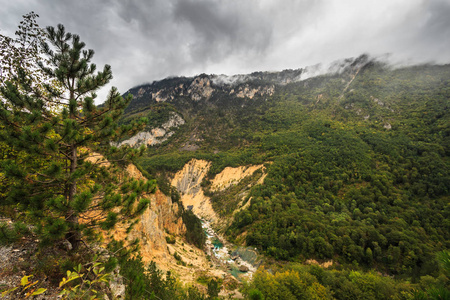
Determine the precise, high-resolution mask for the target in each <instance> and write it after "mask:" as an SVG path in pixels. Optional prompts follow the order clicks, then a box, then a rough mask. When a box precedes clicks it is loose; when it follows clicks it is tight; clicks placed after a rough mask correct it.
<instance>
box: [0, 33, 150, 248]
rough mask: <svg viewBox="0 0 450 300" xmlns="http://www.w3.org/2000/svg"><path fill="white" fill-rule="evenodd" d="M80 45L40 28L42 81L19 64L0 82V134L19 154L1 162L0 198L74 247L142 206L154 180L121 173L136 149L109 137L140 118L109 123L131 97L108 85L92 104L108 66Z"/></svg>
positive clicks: (44, 232)
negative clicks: (3, 191)
mask: <svg viewBox="0 0 450 300" xmlns="http://www.w3.org/2000/svg"><path fill="white" fill-rule="evenodd" d="M84 48H85V44H84V43H83V42H81V41H80V37H79V36H78V35H74V34H71V33H68V32H67V33H66V32H65V29H64V26H63V25H58V27H57V28H56V29H55V28H54V27H47V30H46V42H44V43H42V50H43V52H44V53H45V54H46V56H47V58H48V61H40V62H39V63H38V66H39V69H40V70H42V72H43V73H44V74H45V75H46V76H47V77H48V78H49V79H50V80H47V81H38V80H36V77H33V76H30V72H29V69H24V68H22V67H20V66H19V67H18V68H17V73H15V74H13V76H12V77H11V78H9V79H8V80H5V82H4V84H3V85H2V86H1V87H0V92H1V96H2V99H1V101H0V122H1V123H0V124H1V125H2V126H3V130H2V131H1V132H0V141H4V142H6V143H7V144H8V145H10V146H11V147H13V148H14V149H16V150H17V151H21V152H25V153H26V154H27V155H25V156H21V157H8V158H7V159H3V160H2V161H1V167H2V170H3V172H4V176H5V178H7V179H8V180H10V182H11V183H13V184H12V186H11V187H10V190H9V192H8V194H7V195H6V197H5V199H3V200H4V201H5V202H6V203H9V204H12V205H16V206H18V207H19V209H21V210H22V211H25V212H26V213H27V215H28V216H29V217H30V218H32V220H33V221H34V222H35V223H36V224H37V232H38V233H39V234H40V236H41V238H42V241H44V242H50V241H54V240H60V239H64V238H65V239H67V240H69V242H70V243H71V244H72V246H73V247H74V248H75V249H76V248H77V247H78V245H79V242H80V241H81V239H82V237H91V236H93V235H92V233H93V232H95V229H96V228H97V229H98V228H102V229H105V230H106V229H110V228H112V227H113V226H114V225H115V224H116V223H117V222H118V221H121V220H125V219H126V218H131V217H134V216H136V215H138V214H140V213H142V212H143V211H144V209H145V208H146V207H147V206H148V203H149V201H148V200H146V199H145V198H142V196H143V195H144V194H145V193H149V192H152V191H153V190H154V187H155V185H154V182H153V181H151V182H146V181H142V180H141V181H138V180H132V179H128V178H127V177H126V176H124V172H123V168H124V167H125V166H126V164H127V163H128V162H129V161H130V160H132V159H133V158H134V157H136V156H137V155H139V153H142V151H143V148H141V149H139V150H136V149H130V148H123V147H122V148H120V149H117V148H114V147H112V146H111V142H112V141H117V140H118V139H120V138H122V137H123V136H124V135H126V134H133V133H135V132H136V131H137V130H140V129H142V127H143V126H144V124H145V120H144V119H141V120H139V121H138V122H136V123H133V124H129V125H126V126H119V125H118V124H117V123H118V120H119V118H120V116H121V115H122V113H123V110H124V109H125V107H126V106H127V105H128V103H129V102H130V101H131V98H130V97H128V98H125V99H124V98H123V97H121V95H120V94H119V92H118V91H117V89H115V88H112V89H111V91H110V93H109V95H108V98H107V100H106V102H105V103H104V104H103V105H101V106H99V107H97V106H96V105H95V104H94V99H95V98H96V95H95V91H97V90H98V89H99V88H101V87H103V86H104V85H106V84H107V83H108V82H109V81H110V80H111V78H112V72H111V67H110V66H109V65H106V66H105V67H104V68H103V70H102V71H99V72H96V66H95V64H93V63H91V60H92V57H93V55H94V51H93V50H90V49H89V50H85V49H84ZM38 58H39V57H36V59H38ZM28 68H37V66H36V65H33V66H28ZM52 80H53V81H52ZM55 81H56V84H55ZM42 87H43V88H42ZM55 108H56V109H55ZM98 153H101V154H102V156H100V155H98ZM103 156H104V157H106V158H107V159H108V161H104V160H103V159H101V158H100V157H103ZM3 200H2V201H3Z"/></svg>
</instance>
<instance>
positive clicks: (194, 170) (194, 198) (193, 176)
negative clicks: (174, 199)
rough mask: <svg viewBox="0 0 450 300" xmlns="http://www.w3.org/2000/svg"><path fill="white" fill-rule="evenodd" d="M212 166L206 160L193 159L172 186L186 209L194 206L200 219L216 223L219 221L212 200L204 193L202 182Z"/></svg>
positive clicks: (180, 172)
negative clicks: (179, 195)
mask: <svg viewBox="0 0 450 300" xmlns="http://www.w3.org/2000/svg"><path fill="white" fill-rule="evenodd" d="M210 166H211V164H210V163H209V162H207V161H204V160H199V159H192V160H191V161H190V162H188V163H187V164H186V165H185V166H184V168H183V169H182V170H181V171H179V172H177V173H176V174H175V176H174V178H173V179H172V185H173V186H174V187H176V188H177V190H178V192H179V193H180V194H181V200H182V201H183V204H184V206H185V207H188V206H192V211H193V212H194V213H195V214H196V215H197V216H199V217H200V218H203V219H206V220H209V221H211V222H215V221H216V220H217V216H216V213H215V212H214V210H213V208H212V205H211V202H210V199H209V198H208V197H206V196H205V194H204V193H203V190H202V187H201V182H202V180H203V178H204V177H205V176H206V174H207V173H208V170H209V168H210Z"/></svg>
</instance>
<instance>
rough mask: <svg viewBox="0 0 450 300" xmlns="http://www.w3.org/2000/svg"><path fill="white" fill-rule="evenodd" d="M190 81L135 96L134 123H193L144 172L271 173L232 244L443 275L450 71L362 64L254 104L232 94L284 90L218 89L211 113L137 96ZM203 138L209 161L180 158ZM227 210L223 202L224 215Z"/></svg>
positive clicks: (203, 104) (196, 104)
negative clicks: (192, 163) (246, 168)
mask: <svg viewBox="0 0 450 300" xmlns="http://www.w3.org/2000/svg"><path fill="white" fill-rule="evenodd" d="M201 76H203V78H209V77H208V75H201ZM186 81H187V79H186V78H181V79H179V80H178V79H177V78H172V79H167V80H166V81H162V82H155V83H153V84H152V85H150V86H147V87H145V86H144V87H139V88H136V89H135V90H133V89H132V90H130V92H131V93H134V94H135V99H134V100H133V102H132V103H131V105H130V107H129V108H128V116H129V117H130V116H136V115H146V114H148V116H149V117H150V118H151V117H152V116H153V115H154V111H155V110H163V111H176V112H177V113H180V114H182V115H183V116H184V118H185V119H187V120H188V122H187V123H186V124H185V125H183V126H182V127H180V128H179V129H178V131H177V133H176V134H175V135H174V136H173V137H172V138H171V139H170V141H169V142H165V143H163V144H162V145H159V146H154V147H151V148H148V150H147V153H148V155H147V157H146V158H143V159H142V160H141V164H142V166H143V167H144V168H146V169H147V170H148V171H149V172H150V173H153V174H160V173H161V172H166V171H168V172H173V171H176V170H179V169H181V167H182V166H183V165H184V164H185V163H186V162H187V161H189V160H190V159H191V158H193V157H195V158H203V159H206V160H210V161H212V163H213V166H212V168H211V169H210V176H213V175H214V174H216V173H218V172H220V171H221V170H222V169H223V168H224V167H225V166H238V165H246V164H256V163H269V164H267V172H268V176H267V177H266V179H265V181H264V184H263V185H260V186H255V187H254V188H252V190H251V192H250V194H249V196H248V199H249V200H248V201H250V203H251V204H250V206H249V208H248V209H247V210H243V211H241V212H239V213H237V214H236V215H235V216H234V222H233V223H232V224H231V226H230V227H229V228H228V229H227V230H226V232H227V235H228V237H229V238H231V239H233V238H236V237H238V236H239V237H241V238H242V234H244V236H245V239H244V240H242V239H241V242H245V243H246V244H247V245H254V246H257V247H258V248H259V249H261V250H263V251H264V253H266V254H268V255H270V256H273V257H275V258H277V259H283V260H294V261H297V260H298V261H302V260H304V259H306V258H316V259H334V260H338V261H340V262H342V263H344V264H351V265H354V266H365V267H367V268H372V267H374V268H376V269H378V270H380V271H383V272H387V273H389V274H395V275H402V274H403V275H405V276H413V277H415V278H418V277H419V276H422V275H425V274H434V273H435V272H436V270H437V268H436V261H435V259H434V257H435V253H436V252H438V251H441V250H444V249H448V247H449V244H448V241H449V232H450V231H449V229H450V227H449V225H450V223H449V212H450V211H449V206H448V203H449V189H450V185H449V182H450V173H449V172H450V171H449V170H450V168H449V167H450V166H449V159H448V154H449V135H450V128H449V124H450V114H449V105H450V100H449V99H450V66H448V65H444V66H437V65H421V66H413V67H402V68H393V67H391V66H389V65H387V64H385V63H382V62H379V61H376V60H373V59H370V58H369V57H368V56H361V57H359V58H357V59H354V60H348V61H347V67H346V68H343V69H342V70H341V72H340V73H332V74H325V75H321V76H317V77H313V78H310V79H306V80H302V81H293V82H290V83H284V84H274V86H275V92H274V93H273V94H272V95H267V94H266V95H262V96H259V95H256V96H254V97H253V98H252V99H250V98H246V97H243V98H239V97H237V96H236V94H234V95H232V94H231V93H230V90H231V89H234V90H238V89H239V84H240V85H242V86H246V87H248V88H255V89H257V88H258V87H261V86H265V85H269V84H273V82H271V81H269V80H267V81H264V79H261V78H256V79H255V77H253V79H252V80H249V81H248V82H244V83H237V84H235V85H234V86H227V85H219V84H217V85H214V81H212V83H211V87H212V88H213V89H214V92H213V94H212V96H211V97H210V98H208V99H202V100H199V101H192V100H191V99H189V97H188V95H186V93H184V95H183V94H176V93H175V96H174V97H172V98H167V99H168V100H166V101H165V102H157V101H155V100H154V99H152V98H151V96H146V94H145V93H143V94H142V93H141V94H140V95H137V94H136V92H137V90H138V89H144V90H145V88H148V89H158V90H163V91H165V93H167V94H168V95H170V93H171V92H173V91H172V90H171V89H170V87H171V86H172V87H174V86H177V85H179V84H183V83H184V84H186V83H185V82H186ZM159 85H161V86H159ZM152 91H153V90H152ZM145 107H147V109H148V110H146V109H145ZM193 133H194V134H195V135H196V137H197V141H198V142H197V145H198V150H196V151H180V150H179V149H180V148H182V145H183V144H185V143H186V142H187V141H189V138H190V136H192V135H193ZM206 185H207V183H206V182H205V186H206ZM225 198H227V197H225V196H223V197H214V196H213V198H212V199H213V206H214V207H216V208H217V210H218V213H221V211H220V209H221V207H222V208H223V207H224V206H223V204H224V201H227V200H226V199H225ZM228 198H229V197H228ZM214 201H218V202H217V203H216V204H217V205H214ZM230 211H232V209H231V210H228V213H229V212H230ZM222 214H224V215H226V214H227V212H226V211H223V212H222Z"/></svg>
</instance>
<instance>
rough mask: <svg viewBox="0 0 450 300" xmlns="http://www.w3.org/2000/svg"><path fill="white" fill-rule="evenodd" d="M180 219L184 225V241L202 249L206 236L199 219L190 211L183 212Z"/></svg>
mask: <svg viewBox="0 0 450 300" xmlns="http://www.w3.org/2000/svg"><path fill="white" fill-rule="evenodd" d="M181 217H182V218H183V223H184V225H186V240H187V241H188V242H189V243H192V244H194V245H195V246H197V247H198V248H200V249H203V246H204V245H205V242H206V234H205V232H204V230H203V228H202V223H201V221H200V219H199V218H198V217H197V216H196V215H194V213H193V212H192V211H191V210H184V211H183V213H182V215H181Z"/></svg>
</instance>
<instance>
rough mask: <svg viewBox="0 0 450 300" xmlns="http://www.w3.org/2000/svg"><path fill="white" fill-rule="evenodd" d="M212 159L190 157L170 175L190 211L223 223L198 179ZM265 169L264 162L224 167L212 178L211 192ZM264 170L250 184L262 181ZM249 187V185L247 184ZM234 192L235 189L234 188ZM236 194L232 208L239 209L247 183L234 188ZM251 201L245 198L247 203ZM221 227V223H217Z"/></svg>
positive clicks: (224, 190) (224, 189) (246, 192)
mask: <svg viewBox="0 0 450 300" xmlns="http://www.w3.org/2000/svg"><path fill="white" fill-rule="evenodd" d="M210 167H211V163H210V162H207V161H205V160H198V159H192V160H191V161H189V162H188V163H187V164H186V165H185V166H184V167H183V169H182V170H180V171H178V172H177V173H176V174H175V175H174V177H173V179H172V182H171V183H172V186H174V187H175V188H176V189H177V190H178V192H179V193H180V195H181V201H182V202H183V205H184V207H186V208H187V209H192V211H193V212H194V213H195V214H196V215H197V216H198V217H200V218H202V219H204V220H206V221H209V222H211V223H213V224H214V223H215V224H217V225H218V223H221V224H224V222H225V219H223V218H222V219H219V218H218V216H217V214H216V212H215V211H214V209H213V207H212V204H211V199H210V197H207V196H205V194H204V191H203V189H202V186H201V183H202V181H203V179H204V178H205V176H206V174H207V173H208V170H209V168H210ZM260 169H264V166H263V165H255V166H241V167H237V168H231V167H226V168H225V169H224V170H223V171H222V172H220V173H219V174H217V175H216V176H215V177H214V178H213V179H212V180H211V186H210V192H212V193H216V192H226V190H227V189H228V188H230V187H231V186H234V185H237V184H239V183H240V182H241V181H242V180H243V179H244V178H246V177H248V176H251V175H253V173H254V172H256V171H257V170H260ZM264 178H265V174H264V172H263V174H262V175H261V176H260V177H259V179H258V180H257V181H255V182H251V183H249V185H254V184H262V182H263V181H264ZM247 187H248V186H247ZM235 192H236V191H235ZM237 194H239V196H238V198H239V201H238V204H237V205H236V207H234V209H242V208H241V206H242V201H243V200H244V198H245V197H246V196H247V195H248V189H247V188H246V187H244V188H243V190H240V191H238V192H237ZM249 203H250V201H248V204H249ZM219 227H220V226H219Z"/></svg>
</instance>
